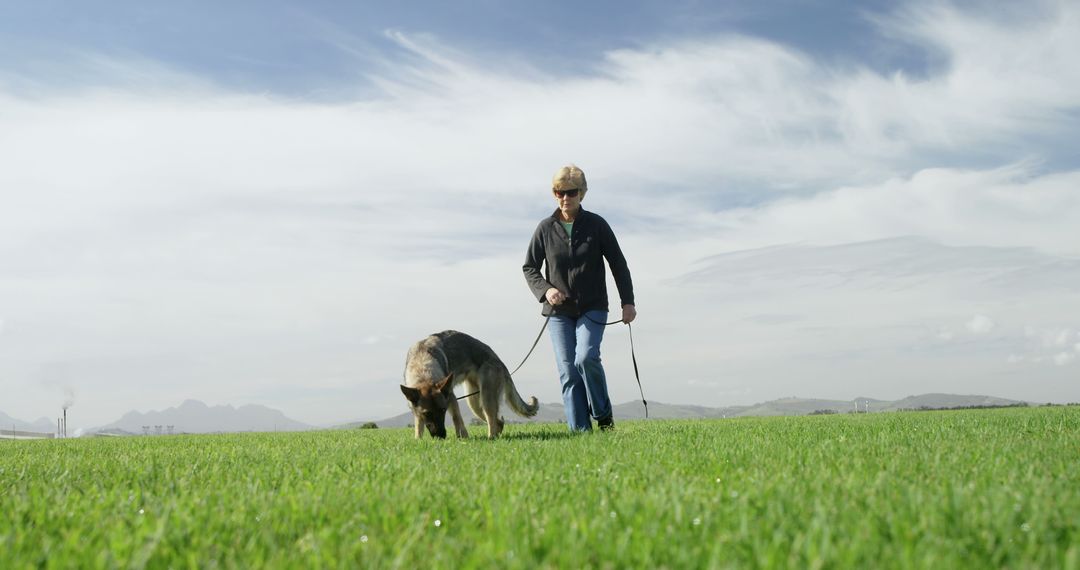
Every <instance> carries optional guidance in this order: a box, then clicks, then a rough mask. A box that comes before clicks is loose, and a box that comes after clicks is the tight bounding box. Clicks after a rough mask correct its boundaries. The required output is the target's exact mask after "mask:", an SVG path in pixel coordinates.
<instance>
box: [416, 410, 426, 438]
mask: <svg viewBox="0 0 1080 570" xmlns="http://www.w3.org/2000/svg"><path fill="white" fill-rule="evenodd" d="M413 426H414V427H415V428H416V439H420V436H422V435H424V422H421V421H420V416H418V415H416V414H413Z"/></svg>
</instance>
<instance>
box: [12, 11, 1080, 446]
mask: <svg viewBox="0 0 1080 570" xmlns="http://www.w3.org/2000/svg"><path fill="white" fill-rule="evenodd" d="M743 4H745V3H740V2H698V1H674V2H664V3H659V2H657V3H650V2H589V3H584V4H582V3H570V2H548V3H537V2H524V1H521V2H494V1H475V2H463V3H446V2H435V1H432V2H412V3H407V4H403V3H396V4H393V3H383V2H285V1H264V2H229V3H219V2H202V1H194V2H186V3H181V4H178V3H164V2H141V1H138V2H137V1H119V2H111V3H106V4H100V3H98V4H85V3H65V2H49V1H42V2H34V3H22V2H3V3H0V204H2V206H0V411H3V412H5V413H6V414H8V415H10V416H14V417H16V418H19V419H22V420H27V421H30V420H34V419H37V418H39V417H46V418H55V417H56V416H57V415H59V414H60V409H61V407H62V406H63V405H64V404H65V403H69V404H70V405H71V410H70V412H69V417H70V425H71V426H72V427H73V428H75V427H81V428H91V427H94V426H98V425H103V424H106V423H109V422H112V421H115V420H117V419H119V417H120V416H121V415H122V414H124V413H125V412H128V411H131V410H137V411H143V412H145V411H150V410H161V409H165V408H168V407H171V406H176V405H179V404H180V403H181V402H182V401H184V400H186V399H189V398H190V399H198V400H202V401H204V402H206V403H208V404H211V405H220V404H231V405H237V406H238V405H243V404H261V405H265V406H270V407H273V408H277V409H280V410H282V411H283V412H285V414H286V415H288V416H289V417H291V418H294V419H297V420H299V421H303V422H307V423H310V424H313V425H320V426H324V425H333V424H336V423H341V422H347V421H357V420H371V419H379V418H385V417H389V416H393V415H397V414H399V413H401V412H404V411H406V410H407V407H406V402H405V400H404V398H402V396H401V393H400V391H399V389H398V387H397V384H399V383H400V382H401V380H402V370H403V366H404V359H405V354H406V352H407V351H408V348H409V346H410V345H411V344H412V343H414V342H416V341H418V340H420V339H422V338H423V337H425V336H427V335H428V334H431V333H433V332H437V331H441V330H444V329H456V330H460V331H463V332H467V333H469V334H472V335H473V336H476V337H477V338H479V339H481V340H482V341H484V342H486V343H487V344H489V345H490V346H491V347H492V348H493V349H495V351H496V352H497V353H498V354H499V355H500V356H501V357H502V358H503V360H504V361H505V362H506V363H507V364H508V365H509V366H510V367H511V368H513V367H514V366H516V365H517V363H518V362H520V360H521V358H522V357H524V355H525V353H526V351H527V350H528V348H529V346H530V344H531V343H532V340H533V339H534V338H535V336H536V334H537V332H538V331H539V329H540V327H541V325H542V324H543V319H542V317H541V316H540V306H539V304H538V303H537V302H536V299H534V298H533V297H532V296H531V294H530V292H529V290H528V288H527V287H526V284H525V280H524V278H523V276H522V274H521V264H522V262H523V260H524V254H525V247H526V245H527V243H528V241H529V238H530V237H531V235H532V232H533V230H534V229H535V227H536V224H537V223H538V222H539V221H540V220H541V219H542V218H544V217H546V216H548V215H549V214H550V213H551V212H552V210H553V209H554V207H555V203H554V200H553V198H552V197H551V194H550V180H551V176H552V175H553V174H554V173H555V171H556V170H558V169H559V167H561V166H563V165H565V164H569V163H574V164H577V165H578V166H580V167H581V168H582V169H583V170H584V171H585V173H586V176H587V177H588V180H589V192H588V193H587V194H586V196H585V198H584V200H583V203H582V205H583V207H584V208H585V209H587V210H590V211H593V212H596V213H598V214H600V215H601V216H603V217H604V218H605V219H607V220H608V222H609V223H610V224H611V226H612V227H613V229H614V231H615V233H616V235H617V236H618V239H619V241H620V244H621V246H622V249H623V251H624V253H625V254H626V257H627V260H628V262H629V265H630V269H631V273H632V274H633V280H634V286H635V297H636V303H637V309H638V319H637V320H636V321H634V324H633V333H634V344H635V349H636V356H637V360H638V364H639V368H640V372H641V382H642V389H643V391H644V393H645V396H646V398H647V399H649V400H654V401H661V402H666V403H672V404H697V405H707V406H728V405H741V404H751V403H755V402H762V401H766V400H771V399H776V398H782V397H807V398H810V397H813V398H831V399H841V400H851V399H854V398H857V397H871V398H879V399H899V398H903V397H905V396H908V395H914V394H921V393H927V392H946V393H958V394H985V395H991V396H997V397H1003V398H1012V399H1018V400H1027V401H1033V402H1040V403H1041V402H1077V401H1080V150H1078V149H1080V135H1078V134H1077V133H1080V64H1078V63H1077V62H1076V57H1075V54H1077V53H1080V4H1077V3H1076V2H1074V1H1045V2H1043V1H1031V2H1023V3H1013V2H935V1H914V2H865V3H859V7H858V8H852V7H850V3H846V2H826V1H814V0H805V1H795V0H792V1H780V2H763V3H755V5H754V6H752V7H747V6H744V5H743ZM609 281H610V278H609ZM609 290H610V295H611V297H612V299H613V300H614V299H617V297H618V295H617V293H616V291H615V288H614V284H613V282H609ZM605 336H606V338H605V340H604V343H603V351H602V356H603V360H604V363H605V366H606V369H607V372H608V382H609V388H610V392H611V397H612V400H613V401H614V402H615V403H622V402H626V401H630V400H635V399H638V397H639V396H638V386H637V384H636V382H635V380H634V376H633V365H632V364H631V359H630V350H629V343H630V340H629V331H628V330H627V328H626V327H625V326H623V325H616V326H612V327H609V328H608V329H607V331H606V333H605ZM515 382H516V384H517V386H518V389H519V392H521V393H522V394H523V395H524V396H525V397H528V396H531V395H535V396H537V397H538V398H539V399H540V400H541V401H544V402H558V401H559V400H560V396H559V384H558V379H557V374H556V371H555V365H554V361H553V357H552V354H551V346H550V343H549V342H548V341H547V340H546V339H544V340H542V341H541V343H540V345H539V346H538V348H537V351H536V353H535V354H534V355H533V356H532V357H531V358H530V360H529V361H528V362H527V363H526V364H525V366H524V367H523V368H522V369H521V371H520V372H518V373H517V374H516V375H515ZM507 413H510V412H507Z"/></svg>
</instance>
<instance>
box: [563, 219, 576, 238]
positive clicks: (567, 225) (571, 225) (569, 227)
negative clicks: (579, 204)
mask: <svg viewBox="0 0 1080 570" xmlns="http://www.w3.org/2000/svg"><path fill="white" fill-rule="evenodd" d="M560 223H561V224H562V227H564V228H566V237H570V235H571V233H570V232H571V230H573V229H574V222H560Z"/></svg>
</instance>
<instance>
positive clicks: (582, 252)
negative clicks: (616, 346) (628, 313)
mask: <svg viewBox="0 0 1080 570" xmlns="http://www.w3.org/2000/svg"><path fill="white" fill-rule="evenodd" d="M570 233H571V237H568V236H567V235H566V229H565V228H563V226H562V223H561V222H560V221H559V210H557V209H556V210H555V213H553V214H552V215H551V216H550V217H547V218H544V219H543V220H541V221H540V224H539V225H538V226H536V231H535V232H533V237H532V241H530V242H529V249H528V251H526V252H525V265H523V266H521V270H522V271H523V272H524V273H525V281H527V282H528V284H529V289H531V290H532V292H533V295H534V296H535V297H536V298H537V300H538V301H539V302H541V303H543V304H544V308H543V310H542V314H543V315H544V316H547V315H550V314H551V313H552V312H554V313H555V314H558V315H568V316H572V317H577V316H579V315H581V314H582V313H585V312H587V311H594V310H602V311H607V310H608V297H607V275H606V273H605V271H604V259H607V262H608V265H610V266H611V274H612V276H614V277H615V286H616V287H617V288H618V289H619V297H620V298H621V300H622V305H633V304H634V285H633V282H632V281H631V280H630V269H629V268H628V267H627V266H626V258H625V257H623V253H622V250H621V249H619V242H618V241H617V240H616V239H615V233H614V232H612V231H611V226H609V225H608V223H607V221H606V220H604V218H601V217H600V216H598V215H596V214H594V213H592V212H586V211H585V210H584V209H582V210H580V211H579V212H578V215H577V218H575V219H574V228H573V231H572V232H570ZM541 265H543V266H544V272H543V274H541V273H540V267H541ZM551 287H554V288H556V289H558V290H559V291H562V292H563V293H566V295H567V297H568V299H567V300H566V301H564V302H563V303H562V304H559V305H556V306H555V307H552V306H551V304H549V303H548V302H547V297H546V296H545V293H546V292H547V290H548V289H549V288H551ZM620 306H621V305H620Z"/></svg>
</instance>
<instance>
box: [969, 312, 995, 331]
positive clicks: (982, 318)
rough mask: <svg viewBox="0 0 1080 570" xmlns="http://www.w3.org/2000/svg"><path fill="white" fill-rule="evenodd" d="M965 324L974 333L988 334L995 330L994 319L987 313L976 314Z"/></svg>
mask: <svg viewBox="0 0 1080 570" xmlns="http://www.w3.org/2000/svg"><path fill="white" fill-rule="evenodd" d="M965 326H966V327H967V330H968V331H970V332H971V333H972V334H986V333H988V332H990V331H992V330H994V321H993V320H991V319H990V317H987V316H986V315H975V316H974V317H972V318H971V320H970V321H968V322H967V324H966V325H965Z"/></svg>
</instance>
